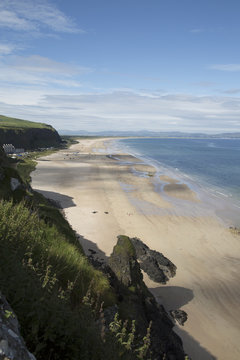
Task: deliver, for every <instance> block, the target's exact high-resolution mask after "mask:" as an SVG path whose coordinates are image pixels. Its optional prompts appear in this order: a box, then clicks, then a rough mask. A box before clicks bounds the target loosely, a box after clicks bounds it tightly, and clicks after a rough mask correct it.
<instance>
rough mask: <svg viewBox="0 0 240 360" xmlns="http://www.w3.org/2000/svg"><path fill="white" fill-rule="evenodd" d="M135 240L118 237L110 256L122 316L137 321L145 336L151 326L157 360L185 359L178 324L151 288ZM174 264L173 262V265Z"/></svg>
mask: <svg viewBox="0 0 240 360" xmlns="http://www.w3.org/2000/svg"><path fill="white" fill-rule="evenodd" d="M134 244H135V241H132V239H130V238H129V237H127V236H118V241H117V244H116V246H115V247H114V249H113V252H112V254H111V256H110V258H109V268H110V269H109V268H108V269H106V267H105V272H108V274H109V276H110V281H111V284H112V286H113V287H114V289H115V291H116V293H117V294H118V299H119V313H120V316H121V318H123V319H130V320H136V328H137V332H138V333H139V334H140V335H141V336H144V335H145V334H146V330H147V328H148V326H149V323H150V322H151V323H152V326H151V352H152V358H153V359H155V360H162V359H169V360H170V359H171V360H184V358H185V353H184V350H183V347H182V341H181V339H180V337H179V336H178V335H177V334H176V333H175V332H174V331H173V330H172V328H173V326H174V323H173V322H172V320H171V319H170V317H169V316H168V314H167V312H166V311H165V309H164V307H163V306H162V305H159V304H157V302H156V300H155V298H154V296H153V295H152V294H151V293H150V292H149V290H148V289H147V287H146V285H145V283H144V281H143V276H142V273H141V269H140V265H139V263H138V261H137V251H136V249H135V246H134ZM172 265H173V264H172Z"/></svg>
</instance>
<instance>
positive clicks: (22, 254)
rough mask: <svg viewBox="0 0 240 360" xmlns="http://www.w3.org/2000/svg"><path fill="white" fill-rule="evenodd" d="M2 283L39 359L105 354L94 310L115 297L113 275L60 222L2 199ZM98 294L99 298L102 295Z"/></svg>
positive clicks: (0, 283)
mask: <svg viewBox="0 0 240 360" xmlns="http://www.w3.org/2000/svg"><path fill="white" fill-rule="evenodd" d="M0 234H1V238H0V253H1V257H0V288H1V290H2V291H3V293H4V294H5V296H6V297H7V299H8V301H9V302H10V304H11V306H12V307H13V309H14V311H15V312H16V314H17V316H18V319H19V322H20V324H21V328H22V334H23V336H24V338H25V341H26V343H27V345H28V347H29V349H30V350H31V351H32V352H33V353H34V354H35V355H36V356H37V358H38V359H43V358H45V359H60V358H62V355H61V354H62V352H64V359H71V360H72V359H78V358H83V359H84V358H86V359H100V358H101V357H102V353H103V352H104V346H103V342H102V340H101V337H100V332H99V331H98V328H97V325H96V322H95V319H94V316H93V314H92V310H91V309H89V307H87V306H86V305H85V304H84V301H83V299H84V295H85V294H86V293H87V290H88V289H89V287H90V288H91V292H92V294H94V295H93V299H92V302H93V303H95V304H96V307H97V306H98V305H97V304H98V303H99V302H100V301H104V302H105V303H106V304H107V303H111V302H113V295H112V292H111V289H110V287H109V284H108V281H107V279H106V278H105V277H104V276H103V275H102V274H101V273H100V272H98V271H96V270H95V269H94V268H93V267H92V266H91V265H90V264H89V263H88V262H87V259H86V258H85V257H84V256H83V255H82V254H81V253H80V252H79V250H78V249H77V248H76V247H75V246H74V245H73V244H70V243H68V242H67V241H66V239H64V237H63V235H61V234H59V233H58V231H57V229H56V228H55V227H54V226H49V225H47V224H45V222H44V221H42V220H39V218H38V215H37V213H34V212H33V213H31V211H30V210H29V209H27V208H26V207H25V206H24V204H23V203H20V204H17V205H13V204H12V203H11V202H6V201H2V202H0ZM97 297H98V298H97Z"/></svg>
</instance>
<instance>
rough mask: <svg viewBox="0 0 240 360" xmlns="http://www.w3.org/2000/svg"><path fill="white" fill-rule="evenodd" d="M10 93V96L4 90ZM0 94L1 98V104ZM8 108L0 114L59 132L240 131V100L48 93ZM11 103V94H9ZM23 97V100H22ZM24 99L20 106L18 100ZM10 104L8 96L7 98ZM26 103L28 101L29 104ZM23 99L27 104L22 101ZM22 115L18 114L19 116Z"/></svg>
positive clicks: (28, 95)
mask: <svg viewBox="0 0 240 360" xmlns="http://www.w3.org/2000/svg"><path fill="white" fill-rule="evenodd" d="M5 93H6V91H5ZM2 95H3V94H2V91H1V90H0V98H1V99H2ZM18 96H19V98H17V91H15V93H14V102H15V104H16V105H14V104H13V102H12V105H11V106H9V104H8V103H7V101H4V100H2V101H3V102H4V103H3V102H2V104H1V105H0V113H4V111H5V114H6V115H9V116H16V117H17V116H18V117H19V116H20V115H21V116H22V117H23V118H26V119H29V120H34V119H35V120H36V121H44V122H48V123H49V121H50V122H51V124H52V125H53V126H55V127H56V128H57V129H69V130H91V131H101V130H141V129H148V130H154V131H176V130H178V131H189V132H222V131H239V130H240V99H239V98H235V97H224V96H223V97H221V96H219V97H211V96H204V97H199V96H192V95H187V94H172V95H165V96H163V95H162V96H152V94H149V96H148V95H146V94H145V95H140V94H137V93H134V92H130V91H128V92H120V91H118V92H112V93H101V94H100V93H98V94H97V93H95V94H94V93H91V94H75V95H74V94H72V95H69V94H68V93H67V92H65V93H63V92H62V91H60V90H59V91H58V92H56V91H55V92H54V89H52V90H51V91H49V92H48V93H47V94H46V93H45V95H44V93H41V91H37V90H36V92H35V93H34V92H33V94H31V92H30V90H26V93H25V95H24V96H23V95H22V91H21V89H19V95H18ZM8 97H9V98H10V93H9V94H8ZM21 97H22V98H21ZM20 98H21V101H22V105H21V106H19V104H21V101H20V100H19V99H20ZM5 99H6V100H7V95H6V94H5ZM26 99H28V100H26ZM23 100H24V102H23ZM19 113H20V115H19Z"/></svg>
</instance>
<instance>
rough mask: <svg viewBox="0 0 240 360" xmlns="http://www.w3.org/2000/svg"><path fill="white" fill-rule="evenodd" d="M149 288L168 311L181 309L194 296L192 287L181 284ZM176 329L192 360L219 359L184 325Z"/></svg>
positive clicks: (176, 326)
mask: <svg viewBox="0 0 240 360" xmlns="http://www.w3.org/2000/svg"><path fill="white" fill-rule="evenodd" d="M149 290H150V291H151V293H152V294H153V295H154V296H155V298H156V300H157V302H158V303H160V304H162V305H163V306H164V308H165V309H166V310H167V311H169V310H177V309H180V308H181V307H182V306H184V305H186V304H188V303H189V302H190V301H191V300H192V299H193V298H194V293H193V291H192V290H191V289H187V288H184V287H180V286H160V287H156V288H151V289H149ZM174 331H175V332H176V333H177V334H178V335H179V336H180V338H181V339H182V341H183V347H184V350H185V351H186V353H187V354H188V355H189V356H190V357H191V358H192V360H217V358H216V357H215V356H214V355H212V354H211V353H210V352H209V351H208V350H207V349H205V348H204V347H203V346H201V344H199V342H197V341H196V340H195V339H194V338H193V337H192V336H191V335H189V334H188V332H187V331H185V330H183V328H182V327H180V326H178V325H175V327H174Z"/></svg>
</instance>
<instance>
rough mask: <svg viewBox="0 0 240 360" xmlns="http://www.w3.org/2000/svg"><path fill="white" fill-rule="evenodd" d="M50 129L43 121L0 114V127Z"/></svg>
mask: <svg viewBox="0 0 240 360" xmlns="http://www.w3.org/2000/svg"><path fill="white" fill-rule="evenodd" d="M29 128H34V129H52V130H53V128H52V126H51V125H47V124H44V123H39V122H34V121H27V120H22V119H16V118H12V117H8V116H4V115H0V129H29Z"/></svg>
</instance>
